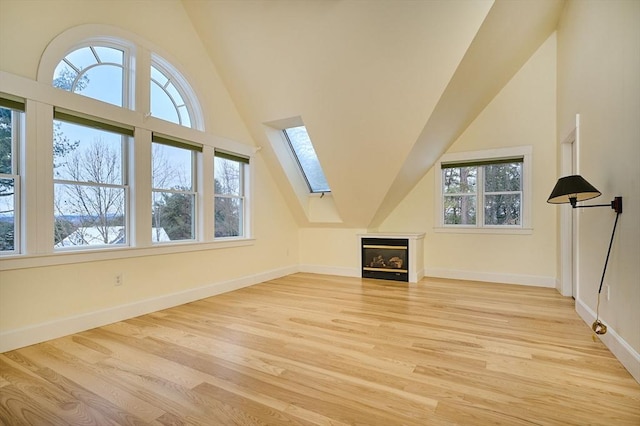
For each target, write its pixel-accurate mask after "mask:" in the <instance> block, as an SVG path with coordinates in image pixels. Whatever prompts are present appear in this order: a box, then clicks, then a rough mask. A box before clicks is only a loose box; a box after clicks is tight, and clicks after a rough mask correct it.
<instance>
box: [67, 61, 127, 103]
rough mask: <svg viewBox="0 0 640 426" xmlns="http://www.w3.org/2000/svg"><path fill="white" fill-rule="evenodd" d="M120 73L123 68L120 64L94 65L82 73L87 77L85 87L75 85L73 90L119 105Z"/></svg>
mask: <svg viewBox="0 0 640 426" xmlns="http://www.w3.org/2000/svg"><path fill="white" fill-rule="evenodd" d="M122 75H123V69H122V67H120V66H115V65H99V66H96V67H94V68H91V69H90V70H88V71H87V72H86V73H85V74H84V77H86V78H87V85H86V87H83V88H81V87H80V86H76V87H75V88H74V92H75V93H80V94H81V95H84V96H87V97H89V98H93V99H97V100H99V101H103V102H107V103H110V104H112V105H116V106H119V107H121V106H123V104H122V78H123V77H122Z"/></svg>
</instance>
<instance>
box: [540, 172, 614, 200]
mask: <svg viewBox="0 0 640 426" xmlns="http://www.w3.org/2000/svg"><path fill="white" fill-rule="evenodd" d="M600 195H602V193H601V192H600V191H598V190H597V189H596V188H594V186H593V185H591V184H590V183H589V182H587V181H586V180H585V179H584V178H583V177H582V176H580V175H572V176H565V177H561V178H560V179H558V183H556V186H555V187H554V188H553V191H552V192H551V195H549V199H548V200H547V203H551V204H564V203H572V199H573V203H572V204H575V202H576V201H584V200H590V199H592V198H596V197H599V196H600Z"/></svg>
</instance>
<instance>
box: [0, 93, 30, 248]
mask: <svg viewBox="0 0 640 426" xmlns="http://www.w3.org/2000/svg"><path fill="white" fill-rule="evenodd" d="M0 108H4V109H7V110H9V111H10V112H11V173H0V179H12V180H13V250H0V257H2V256H11V255H16V254H20V253H22V233H23V227H22V223H23V221H22V204H23V201H22V157H23V155H22V151H23V149H22V148H23V146H24V134H25V114H26V113H25V109H26V108H25V102H24V100H22V99H20V100H17V99H10V98H9V97H5V96H0Z"/></svg>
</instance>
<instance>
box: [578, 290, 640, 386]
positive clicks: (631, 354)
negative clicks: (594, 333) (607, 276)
mask: <svg viewBox="0 0 640 426" xmlns="http://www.w3.org/2000/svg"><path fill="white" fill-rule="evenodd" d="M576 312H577V313H578V315H580V318H582V320H583V321H584V322H585V323H587V325H588V326H589V327H591V324H593V322H594V321H595V320H596V313H595V312H593V311H592V310H591V308H589V307H588V306H587V305H585V304H584V302H582V301H581V300H579V299H576ZM598 337H599V338H600V341H601V342H602V343H603V344H604V345H605V346H606V347H607V348H608V349H609V350H610V351H611V353H612V354H613V355H614V356H615V357H616V358H617V359H618V361H620V363H621V364H622V365H623V366H624V368H626V369H627V371H629V373H630V374H631V376H633V378H634V379H635V380H636V382H638V383H640V354H639V353H638V352H636V350H635V349H633V348H632V347H631V345H629V343H627V341H626V340H624V339H623V338H622V337H621V336H620V335H619V334H618V333H616V331H615V330H614V329H613V328H612V327H610V326H607V334H602V335H599V336H598Z"/></svg>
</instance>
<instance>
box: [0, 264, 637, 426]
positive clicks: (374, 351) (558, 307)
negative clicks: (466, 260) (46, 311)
mask: <svg viewBox="0 0 640 426" xmlns="http://www.w3.org/2000/svg"><path fill="white" fill-rule="evenodd" d="M0 424H2V425H4V424H6V425H11V426H14V425H20V424H30V425H41V424H54V425H57V424H73V425H84V424H87V425H93V424H96V425H110V424H113V425H116V424H117V425H121V424H123V425H127V424H128V425H138V424H140V425H141V424H151V425H154V424H155V425H202V426H211V425H216V426H217V425H221V426H224V425H342V426H344V425H355V424H360V425H384V426H387V425H389V426H394V425H420V426H424V425H435V426H439V425H443V426H445V425H446V426H449V425H474V426H475V425H485V424H486V425H489V424H504V425H516V426H517V425H562V426H564V425H584V424H592V425H602V426H613V425H616V426H617V425H636V426H638V425H640V385H638V383H637V382H636V381H635V380H634V379H633V378H632V377H631V376H630V375H629V373H628V372H627V371H626V370H625V369H624V368H623V367H622V366H621V365H620V363H619V362H618V361H617V360H616V359H615V358H614V357H613V356H612V354H611V353H610V352H609V351H608V349H607V348H606V347H605V346H604V345H603V344H602V343H601V342H600V341H595V342H594V341H593V340H592V332H591V330H590V328H589V327H588V325H586V324H584V323H583V322H582V320H581V319H580V318H579V317H578V315H577V314H576V312H575V310H574V308H573V303H572V301H571V300H569V299H568V298H563V297H561V296H560V295H559V294H558V293H557V292H556V291H555V290H554V289H548V288H535V287H523V286H510V285H500V284H488V283H476V282H467V281H454V280H443V279H424V280H422V281H421V282H420V283H417V284H412V283H398V282H389V281H377V280H363V279H359V278H348V277H334V276H323V275H314V274H303V273H300V274H294V275H291V276H287V277H283V278H279V279H276V280H272V281H269V282H266V283H262V284H259V285H255V286H252V287H248V288H244V289H241V290H238V291H234V292H230V293H225V294H221V295H218V296H215V297H211V298H207V299H203V300H199V301H196V302H193V303H189V304H185V305H182V306H178V307H175V308H172V309H166V310H163V311H159V312H155V313H152V314H149V315H144V316H141V317H138V318H132V319H130V320H126V321H122V322H119V323H115V324H110V325H108V326H105V327H100V328H97V329H93V330H88V331H86V332H83V333H78V334H76V335H73V336H67V337H63V338H60V339H55V340H53V341H50V342H46V343H42V344H38V345H33V346H30V347H26V348H22V349H18V350H16V351H11V352H7V353H5V354H0Z"/></svg>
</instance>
